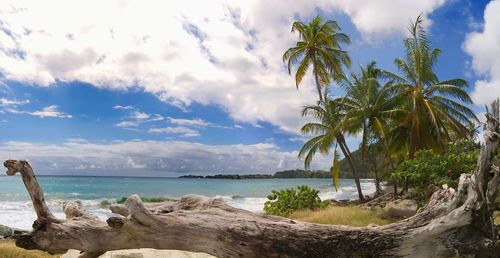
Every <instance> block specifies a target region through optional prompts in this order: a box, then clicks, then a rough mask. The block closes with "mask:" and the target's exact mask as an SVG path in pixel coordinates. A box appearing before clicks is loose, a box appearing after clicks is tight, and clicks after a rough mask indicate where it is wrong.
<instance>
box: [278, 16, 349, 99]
mask: <svg viewBox="0 0 500 258" xmlns="http://www.w3.org/2000/svg"><path fill="white" fill-rule="evenodd" d="M340 31H341V28H340V26H339V25H338V24H337V22H336V21H332V20H329V21H326V22H323V18H321V16H316V18H314V19H312V20H310V21H309V23H307V24H306V23H303V22H300V21H295V22H294V23H293V24H292V33H293V32H297V33H298V34H299V41H297V43H296V45H295V46H293V47H291V48H289V49H288V50H286V51H285V53H284V54H283V62H284V63H287V65H288V73H289V74H291V73H292V66H294V65H297V64H298V67H297V71H296V73H295V85H296V87H297V88H298V87H299V84H300V83H301V82H302V79H303V78H304V76H305V75H306V73H307V71H308V70H309V68H310V67H312V74H313V76H314V81H315V82H316V88H317V90H318V95H319V99H320V100H322V99H323V94H322V91H323V88H324V87H326V86H327V85H328V84H330V81H331V80H330V78H334V79H337V80H339V79H340V76H341V75H342V73H343V71H342V66H343V65H345V66H347V67H349V66H350V65H351V58H350V57H349V55H348V54H347V51H345V50H342V46H341V44H350V43H351V40H350V38H349V36H347V35H346V34H344V33H341V32H340Z"/></svg>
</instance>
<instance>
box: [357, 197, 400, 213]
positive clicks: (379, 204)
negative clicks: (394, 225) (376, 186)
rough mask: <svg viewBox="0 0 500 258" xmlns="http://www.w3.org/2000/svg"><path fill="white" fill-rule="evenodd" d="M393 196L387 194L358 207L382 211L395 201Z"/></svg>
mask: <svg viewBox="0 0 500 258" xmlns="http://www.w3.org/2000/svg"><path fill="white" fill-rule="evenodd" d="M393 196H394V195H393V194H392V193H386V194H384V195H381V196H379V197H377V198H375V199H373V200H371V201H369V202H365V203H362V204H359V205H358V207H361V208H366V209H370V210H375V209H382V208H384V207H385V206H386V204H387V203H388V202H389V201H391V200H392V199H393Z"/></svg>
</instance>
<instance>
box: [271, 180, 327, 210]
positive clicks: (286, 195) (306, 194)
mask: <svg viewBox="0 0 500 258" xmlns="http://www.w3.org/2000/svg"><path fill="white" fill-rule="evenodd" d="M297 189H298V192H297V190H295V189H294V188H290V189H288V188H287V189H285V190H283V189H281V190H279V191H275V190H272V191H271V192H272V194H270V195H268V196H267V199H269V201H267V202H266V203H264V213H265V214H269V215H275V216H282V217H287V216H288V215H290V214H291V213H292V212H294V211H298V210H308V209H309V210H315V209H318V208H324V207H326V206H328V204H329V203H330V201H321V199H320V198H319V197H318V193H319V191H318V190H315V189H312V188H309V186H307V185H302V186H297Z"/></svg>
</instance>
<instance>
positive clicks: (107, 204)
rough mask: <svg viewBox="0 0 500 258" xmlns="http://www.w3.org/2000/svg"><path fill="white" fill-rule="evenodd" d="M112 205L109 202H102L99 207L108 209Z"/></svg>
mask: <svg viewBox="0 0 500 258" xmlns="http://www.w3.org/2000/svg"><path fill="white" fill-rule="evenodd" d="M110 205H111V203H110V202H109V201H108V200H102V201H101V203H100V204H99V207H101V208H103V209H104V208H108V207H109V206H110Z"/></svg>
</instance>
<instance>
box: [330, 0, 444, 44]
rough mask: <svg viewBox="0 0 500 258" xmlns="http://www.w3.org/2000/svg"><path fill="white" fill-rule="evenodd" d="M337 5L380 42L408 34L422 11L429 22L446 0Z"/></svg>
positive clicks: (379, 0) (338, 1) (362, 1)
mask: <svg viewBox="0 0 500 258" xmlns="http://www.w3.org/2000/svg"><path fill="white" fill-rule="evenodd" d="M333 2H334V3H335V5H337V6H339V8H340V9H341V10H342V11H343V12H344V13H346V14H347V15H349V16H350V17H351V20H352V22H353V23H354V25H355V26H356V28H357V29H358V30H359V31H360V32H361V33H362V34H363V36H364V37H365V38H366V39H369V40H377V41H380V37H384V36H389V35H391V34H392V35H394V34H402V33H407V27H408V24H409V22H410V21H411V20H415V18H416V17H417V16H418V15H419V14H420V13H422V14H423V15H424V22H425V23H426V25H427V26H428V25H430V23H431V20H430V19H429V18H427V17H426V16H427V14H429V13H432V12H433V11H434V10H435V9H437V8H439V7H441V6H442V5H443V4H444V3H445V2H446V0H418V1H401V0H358V1H345V0H335V1H333Z"/></svg>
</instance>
